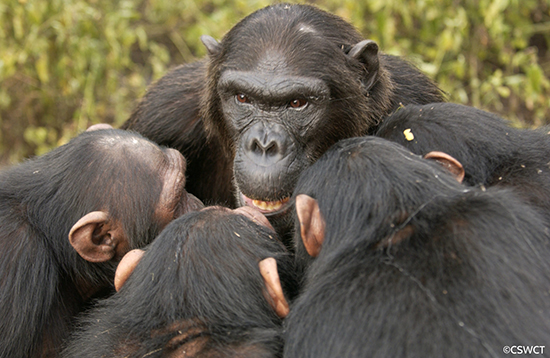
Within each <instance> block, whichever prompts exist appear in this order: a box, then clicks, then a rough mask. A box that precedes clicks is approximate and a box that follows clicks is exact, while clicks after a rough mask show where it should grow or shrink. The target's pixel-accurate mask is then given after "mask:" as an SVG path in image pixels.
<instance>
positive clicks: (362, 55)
mask: <svg viewBox="0 0 550 358" xmlns="http://www.w3.org/2000/svg"><path fill="white" fill-rule="evenodd" d="M348 56H350V57H351V58H354V59H356V60H358V61H359V62H361V63H362V64H363V65H364V66H365V70H366V72H367V73H366V75H365V77H364V78H363V79H362V80H361V83H362V86H363V90H364V91H365V92H367V91H368V90H370V89H371V87H372V86H373V85H374V83H375V82H376V80H377V79H378V70H379V66H380V63H379V60H378V44H377V43H376V42H374V41H372V40H363V41H361V42H359V43H358V44H356V45H355V46H353V47H352V48H351V50H350V51H349V53H348Z"/></svg>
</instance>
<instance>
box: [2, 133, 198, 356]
mask: <svg viewBox="0 0 550 358" xmlns="http://www.w3.org/2000/svg"><path fill="white" fill-rule="evenodd" d="M94 129H95V128H94ZM184 185H185V160H184V158H183V156H182V155H181V154H180V153H179V152H178V151H176V150H173V149H161V148H160V147H159V146H158V145H157V144H155V143H153V142H151V141H149V140H147V139H145V138H143V137H141V136H140V135H137V134H135V133H134V134H132V133H130V132H126V131H123V130H114V129H110V130H100V129H96V130H91V131H87V132H84V133H82V134H80V135H79V136H77V137H76V138H74V139H72V140H71V141H70V142H69V143H68V144H66V145H63V146H60V147H59V148H57V149H54V150H53V151H51V152H50V153H48V154H45V155H43V156H40V157H36V158H34V159H30V160H28V161H26V162H24V163H21V164H19V165H16V166H13V167H11V168H8V169H5V170H3V171H1V172H0V225H1V227H2V230H1V232H0V317H2V318H1V319H0V332H2V334H0V357H10V358H17V357H25V358H29V357H53V356H56V354H57V353H58V351H59V349H60V345H61V343H62V340H63V339H64V338H65V337H66V336H67V335H68V333H69V331H70V330H71V324H72V320H73V317H74V315H75V314H76V313H78V312H79V311H81V310H83V309H85V308H86V306H87V305H88V304H89V302H90V301H91V300H92V299H93V298H96V297H101V296H103V295H106V294H108V293H109V292H110V291H114V289H113V283H112V282H113V278H114V274H115V269H116V263H117V262H118V261H119V260H120V259H121V258H122V257H123V256H124V254H125V253H126V252H127V251H128V250H130V249H133V248H137V247H142V246H144V245H146V244H148V243H149V242H150V241H151V239H152V238H154V237H155V236H156V235H157V234H158V233H160V231H161V230H162V229H163V228H164V226H166V224H168V222H169V221H171V220H172V219H173V218H175V217H177V216H179V215H181V214H183V213H185V212H187V211H189V210H195V209H200V208H202V203H200V202H199V200H198V199H196V198H195V197H193V196H192V195H189V194H187V192H186V191H185V189H184Z"/></svg>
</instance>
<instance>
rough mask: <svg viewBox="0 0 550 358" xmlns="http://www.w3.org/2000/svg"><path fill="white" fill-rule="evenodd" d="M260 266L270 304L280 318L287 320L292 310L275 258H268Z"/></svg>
mask: <svg viewBox="0 0 550 358" xmlns="http://www.w3.org/2000/svg"><path fill="white" fill-rule="evenodd" d="M258 266H259V267H260V273H261V275H262V277H263V278H264V283H265V287H266V289H267V293H268V294H269V298H270V299H268V301H269V304H270V305H271V307H273V309H274V310H275V312H276V313H277V315H278V316H279V317H281V318H285V317H286V316H287V315H288V312H289V311H290V309H289V306H288V302H287V301H286V298H285V295H284V294H283V288H282V287H281V280H280V279H279V272H278V271H277V261H276V260H275V259H274V258H273V257H268V258H267V259H263V260H262V261H260V262H259V264H258Z"/></svg>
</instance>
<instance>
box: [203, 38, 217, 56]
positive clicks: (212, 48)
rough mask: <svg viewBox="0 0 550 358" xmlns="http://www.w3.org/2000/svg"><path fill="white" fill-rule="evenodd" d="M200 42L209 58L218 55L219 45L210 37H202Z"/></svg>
mask: <svg viewBox="0 0 550 358" xmlns="http://www.w3.org/2000/svg"><path fill="white" fill-rule="evenodd" d="M201 41H202V44H203V45H204V47H206V50H207V51H208V54H209V55H210V56H216V55H217V54H218V53H220V44H219V42H218V41H216V39H214V38H213V37H212V36H208V35H202V36H201Z"/></svg>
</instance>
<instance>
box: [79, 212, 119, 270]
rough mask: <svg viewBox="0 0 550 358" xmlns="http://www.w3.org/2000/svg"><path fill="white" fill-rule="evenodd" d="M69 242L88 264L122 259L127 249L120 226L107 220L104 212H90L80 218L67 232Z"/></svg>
mask: <svg viewBox="0 0 550 358" xmlns="http://www.w3.org/2000/svg"><path fill="white" fill-rule="evenodd" d="M69 242H70V243H71V245H72V247H73V248H74V249H75V250H76V252H78V254H79V255H80V256H81V257H82V258H83V259H84V260H86V261H90V262H106V261H109V260H111V259H113V258H115V257H116V256H119V257H122V256H123V255H124V254H125V253H126V252H127V251H128V249H129V245H128V240H127V239H126V235H125V234H124V230H123V229H122V225H120V224H119V223H118V222H114V221H113V220H111V219H109V214H108V213H107V212H105V211H92V212H90V213H88V214H86V215H84V216H83V217H81V218H80V220H78V221H77V222H76V224H74V225H73V227H72V228H71V231H70V232H69Z"/></svg>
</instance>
